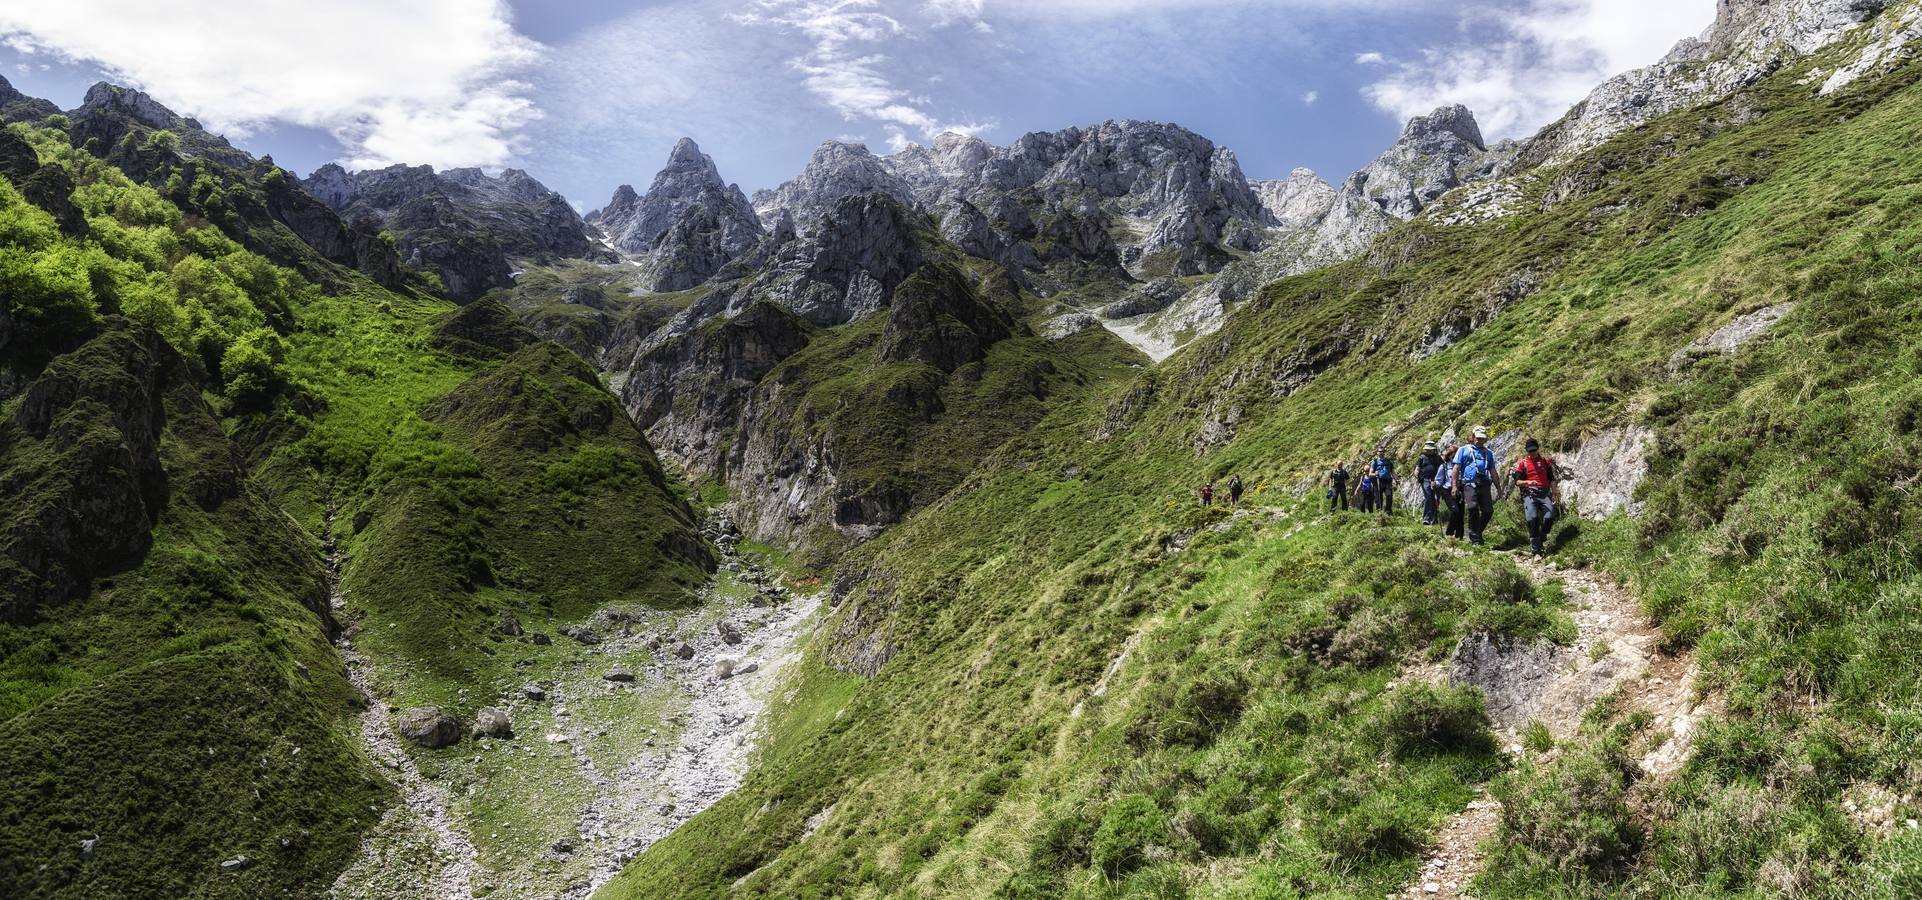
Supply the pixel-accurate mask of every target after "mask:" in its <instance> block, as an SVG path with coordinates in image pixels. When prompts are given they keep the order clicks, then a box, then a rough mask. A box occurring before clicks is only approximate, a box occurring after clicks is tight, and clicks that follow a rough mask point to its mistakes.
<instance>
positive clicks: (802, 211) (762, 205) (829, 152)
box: [754, 141, 915, 236]
mask: <svg viewBox="0 0 1922 900" xmlns="http://www.w3.org/2000/svg"><path fill="white" fill-rule="evenodd" d="M872 193H881V194H886V195H888V196H889V197H892V198H894V200H895V201H897V202H899V203H901V204H903V205H910V206H911V205H913V203H914V200H915V197H914V192H913V190H912V189H911V188H910V187H909V186H908V183H907V182H906V181H904V180H902V179H901V178H900V176H898V175H896V174H895V173H894V172H892V171H890V170H889V168H888V166H887V165H886V164H885V163H883V162H882V160H881V159H880V158H879V157H876V156H875V155H874V154H873V153H870V152H868V148H866V147H864V146H862V145H860V144H848V143H843V142H841V141H828V142H827V143H824V144H822V145H821V146H820V147H818V148H816V149H815V151H814V156H813V157H811V158H809V159H808V164H807V168H805V169H803V170H802V171H801V175H800V177H798V178H796V179H794V180H793V181H789V182H787V183H785V184H782V185H781V186H779V187H776V188H773V189H772V190H761V191H755V192H754V211H755V212H756V213H758V214H759V215H760V217H761V221H762V222H764V223H767V224H769V225H772V223H773V222H774V221H775V220H776V219H778V218H781V217H782V216H786V217H788V218H790V219H792V220H793V223H794V228H795V230H796V231H797V232H799V233H800V234H801V235H803V236H807V235H812V234H813V233H814V232H815V231H816V230H817V229H818V228H819V227H820V220H821V218H822V216H824V215H826V214H827V213H828V212H829V211H831V210H833V209H834V208H835V205H836V204H837V203H839V202H840V201H841V200H843V199H846V198H848V197H853V196H859V195H862V194H872Z"/></svg>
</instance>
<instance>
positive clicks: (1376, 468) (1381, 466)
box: [1368, 446, 1395, 515]
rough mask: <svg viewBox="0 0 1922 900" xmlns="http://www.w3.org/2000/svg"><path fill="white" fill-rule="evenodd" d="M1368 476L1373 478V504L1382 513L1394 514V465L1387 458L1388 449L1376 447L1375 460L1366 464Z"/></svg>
mask: <svg viewBox="0 0 1922 900" xmlns="http://www.w3.org/2000/svg"><path fill="white" fill-rule="evenodd" d="M1368 474H1370V475H1373V476H1375V502H1376V504H1377V505H1379V506H1380V507H1381V511H1382V512H1383V513H1387V514H1390V515H1393V514H1394V512H1395V464H1394V462H1393V461H1391V460H1389V458H1388V448H1387V447H1385V446H1383V447H1376V448H1375V459H1374V461H1373V462H1371V463H1369V464H1368Z"/></svg>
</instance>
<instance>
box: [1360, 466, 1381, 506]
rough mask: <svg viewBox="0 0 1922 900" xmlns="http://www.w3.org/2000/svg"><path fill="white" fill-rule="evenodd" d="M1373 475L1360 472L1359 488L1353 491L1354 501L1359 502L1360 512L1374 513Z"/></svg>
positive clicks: (1365, 471) (1364, 471)
mask: <svg viewBox="0 0 1922 900" xmlns="http://www.w3.org/2000/svg"><path fill="white" fill-rule="evenodd" d="M1375 487H1376V485H1375V473H1373V472H1369V471H1367V470H1365V469H1364V470H1363V471H1362V476H1361V486H1360V487H1358V488H1356V489H1355V499H1356V500H1357V501H1359V503H1360V506H1361V511H1362V512H1374V511H1375Z"/></svg>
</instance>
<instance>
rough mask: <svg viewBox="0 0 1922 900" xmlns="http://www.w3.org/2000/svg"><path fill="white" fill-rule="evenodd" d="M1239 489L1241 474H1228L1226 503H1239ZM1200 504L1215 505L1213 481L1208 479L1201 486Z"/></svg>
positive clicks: (1240, 488) (1234, 504) (1235, 504)
mask: <svg viewBox="0 0 1922 900" xmlns="http://www.w3.org/2000/svg"><path fill="white" fill-rule="evenodd" d="M1241 490H1242V486H1241V476H1240V475H1230V476H1229V477H1228V505H1230V506H1239V505H1241ZM1201 505H1202V506H1213V505H1215V483H1214V482H1212V481H1210V482H1208V483H1207V484H1204V485H1202V486H1201Z"/></svg>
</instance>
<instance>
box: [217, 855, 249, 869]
mask: <svg viewBox="0 0 1922 900" xmlns="http://www.w3.org/2000/svg"><path fill="white" fill-rule="evenodd" d="M253 864H254V861H253V860H251V859H248V858H247V857H245V856H236V857H234V858H233V859H223V860H221V861H220V868H221V870H222V871H225V872H238V871H240V870H241V869H245V868H247V867H248V866H251V865H253Z"/></svg>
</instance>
